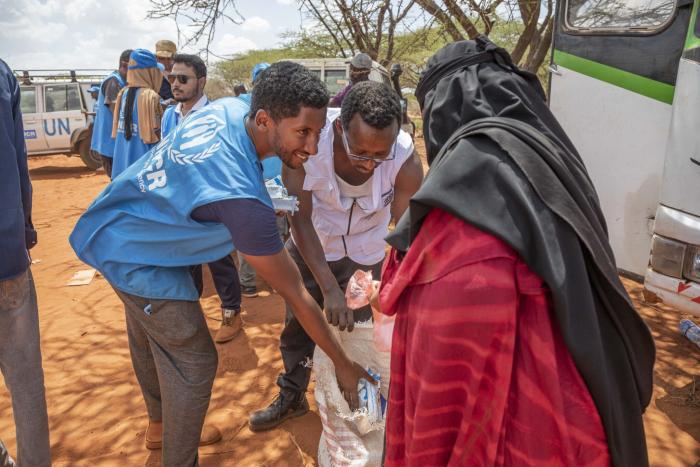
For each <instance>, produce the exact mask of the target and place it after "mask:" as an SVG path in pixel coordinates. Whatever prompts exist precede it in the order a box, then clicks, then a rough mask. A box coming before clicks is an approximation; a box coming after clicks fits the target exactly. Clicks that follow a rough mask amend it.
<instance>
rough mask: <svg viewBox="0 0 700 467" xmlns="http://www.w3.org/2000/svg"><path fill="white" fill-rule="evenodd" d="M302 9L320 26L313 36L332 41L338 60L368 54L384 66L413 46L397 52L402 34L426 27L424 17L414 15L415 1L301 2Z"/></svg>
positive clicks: (312, 0) (417, 38) (326, 0)
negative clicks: (397, 39)
mask: <svg viewBox="0 0 700 467" xmlns="http://www.w3.org/2000/svg"><path fill="white" fill-rule="evenodd" d="M299 5H300V9H301V11H302V12H304V13H305V14H306V16H307V18H309V19H310V20H312V21H313V22H315V23H316V25H317V26H316V28H313V29H312V32H311V34H310V35H311V36H312V37H319V36H321V37H323V36H327V37H329V38H330V40H331V44H330V45H332V46H333V49H334V51H335V55H336V56H337V55H340V56H342V57H345V58H349V57H351V56H353V55H354V54H356V53H357V52H364V53H366V54H367V55H369V56H370V57H372V60H376V61H378V62H379V63H381V64H382V65H388V64H390V63H391V62H392V61H394V60H395V59H396V58H397V57H401V56H402V55H403V54H405V53H406V52H407V51H408V50H410V47H411V46H412V45H413V44H403V46H402V47H400V48H397V44H396V37H397V35H398V34H400V33H406V32H408V31H411V30H415V29H422V26H423V23H422V21H421V18H420V17H417V16H415V15H413V16H412V15H410V13H411V11H412V10H414V7H415V5H416V1H415V0H393V1H392V0H354V1H352V0H351V1H349V2H348V1H347V0H300V2H299ZM301 38H302V39H303V33H302V35H301ZM415 39H416V41H420V40H422V39H423V38H422V37H415Z"/></svg>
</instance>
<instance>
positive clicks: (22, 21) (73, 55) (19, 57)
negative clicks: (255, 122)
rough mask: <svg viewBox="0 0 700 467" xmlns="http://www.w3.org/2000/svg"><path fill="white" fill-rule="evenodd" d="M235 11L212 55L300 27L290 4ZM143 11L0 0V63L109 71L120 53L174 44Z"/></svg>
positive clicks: (136, 3)
mask: <svg viewBox="0 0 700 467" xmlns="http://www.w3.org/2000/svg"><path fill="white" fill-rule="evenodd" d="M237 5H238V10H239V12H240V13H241V14H242V15H243V17H244V18H245V22H244V23H243V24H241V25H237V24H233V23H231V22H228V21H227V22H224V23H219V25H218V26H217V34H216V37H215V39H214V46H213V48H212V49H213V52H214V53H216V54H218V55H230V54H233V53H238V52H244V51H246V50H251V49H262V48H269V47H274V46H275V45H278V44H279V43H280V42H281V38H280V34H282V33H284V32H286V31H290V30H291V31H297V30H299V29H300V28H301V27H302V19H301V16H300V14H299V11H298V7H297V6H296V2H295V1H294V0H237ZM149 7H150V2H149V1H148V0H0V12H2V13H1V14H0V58H2V59H3V60H5V61H6V62H7V63H8V65H9V66H10V68H14V69H76V68H100V69H114V68H116V66H117V62H118V60H119V54H120V53H121V51H122V50H124V49H129V48H131V49H135V48H139V47H140V48H146V49H150V50H154V48H155V43H156V41H158V40H159V39H170V40H172V41H173V42H175V43H178V40H177V28H176V27H175V22H174V21H173V20H172V19H160V20H149V19H146V13H147V11H148V9H149ZM182 40H183V41H184V38H183V39H182ZM181 45H182V44H178V46H181ZM194 50H195V49H192V48H190V50H187V49H184V50H183V51H185V52H187V51H190V52H191V51H194ZM212 59H213V58H212Z"/></svg>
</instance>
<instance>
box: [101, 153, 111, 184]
mask: <svg viewBox="0 0 700 467" xmlns="http://www.w3.org/2000/svg"><path fill="white" fill-rule="evenodd" d="M100 159H102V168H104V169H105V173H106V174H107V176H108V177H109V179H110V180H111V179H112V158H111V157H107V156H103V155H102V154H100Z"/></svg>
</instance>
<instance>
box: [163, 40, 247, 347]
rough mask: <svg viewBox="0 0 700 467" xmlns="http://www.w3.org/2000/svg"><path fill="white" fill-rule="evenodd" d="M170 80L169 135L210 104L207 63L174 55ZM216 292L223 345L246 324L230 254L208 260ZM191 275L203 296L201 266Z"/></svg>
mask: <svg viewBox="0 0 700 467" xmlns="http://www.w3.org/2000/svg"><path fill="white" fill-rule="evenodd" d="M168 79H170V80H171V82H172V83H173V84H172V90H173V96H174V98H175V100H176V101H177V102H178V104H177V105H171V106H170V107H168V108H167V109H165V113H164V114H163V121H162V122H161V125H160V127H161V132H162V135H163V138H165V137H167V136H168V135H169V134H170V133H171V132H172V131H173V130H174V129H175V128H176V127H177V126H178V125H179V124H180V123H181V122H182V121H183V120H184V119H185V117H186V116H188V115H191V114H193V113H195V112H197V111H198V110H200V109H202V108H203V107H205V106H206V105H208V104H209V99H208V98H207V96H206V94H204V86H206V84H207V66H206V64H205V63H204V61H203V60H202V59H201V58H199V57H198V56H196V55H189V54H175V55H174V56H173V68H172V72H171V73H170V75H169V76H168ZM209 271H210V272H211V276H212V279H213V281H214V287H215V288H216V293H217V294H218V295H219V298H220V299H221V327H220V328H219V330H218V331H217V332H216V337H215V338H214V342H216V343H217V344H223V343H224V342H228V341H230V340H233V338H234V337H236V336H237V335H238V333H239V332H240V330H241V329H242V327H243V322H242V320H241V283H240V280H239V277H238V270H237V269H236V265H235V264H234V262H233V259H231V256H230V255H226V256H224V257H223V258H221V259H219V260H217V261H213V262H211V263H209ZM192 277H193V278H194V282H195V287H196V288H197V291H198V292H199V294H200V296H201V294H202V290H203V282H202V266H201V265H197V266H193V267H192Z"/></svg>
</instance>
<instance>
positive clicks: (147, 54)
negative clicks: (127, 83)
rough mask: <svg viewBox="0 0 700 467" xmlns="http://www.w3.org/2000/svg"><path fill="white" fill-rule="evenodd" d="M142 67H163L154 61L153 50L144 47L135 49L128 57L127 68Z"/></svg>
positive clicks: (161, 69)
mask: <svg viewBox="0 0 700 467" xmlns="http://www.w3.org/2000/svg"><path fill="white" fill-rule="evenodd" d="M143 68H158V69H160V71H163V70H164V69H165V67H164V66H163V65H161V64H160V63H158V62H157V61H156V56H155V55H153V52H151V51H150V50H146V49H135V50H134V51H133V52H131V56H130V57H129V70H140V69H143Z"/></svg>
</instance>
